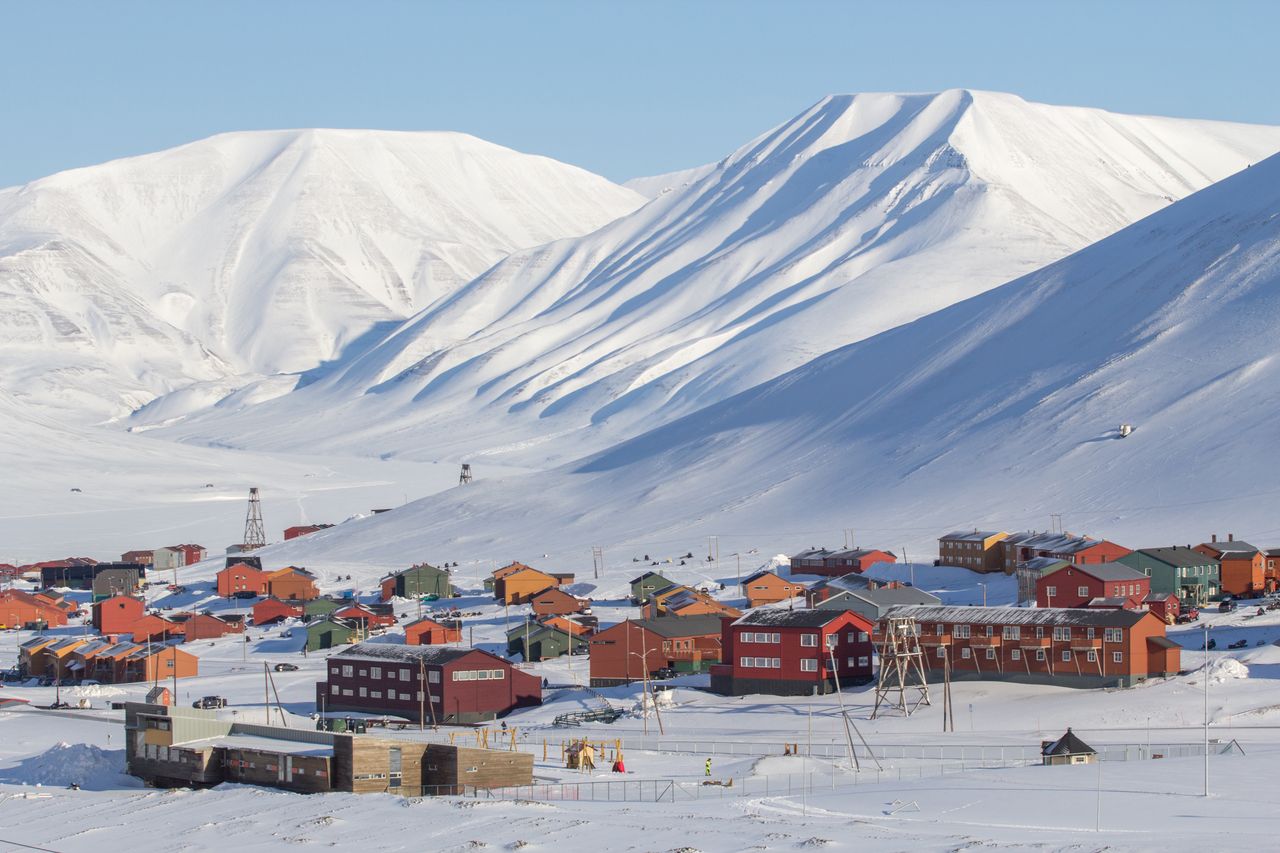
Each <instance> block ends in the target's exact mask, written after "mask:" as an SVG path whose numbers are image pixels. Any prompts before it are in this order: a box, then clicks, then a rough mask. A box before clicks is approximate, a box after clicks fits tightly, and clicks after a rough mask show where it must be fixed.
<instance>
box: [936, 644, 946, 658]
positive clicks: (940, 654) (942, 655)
mask: <svg viewBox="0 0 1280 853" xmlns="http://www.w3.org/2000/svg"><path fill="white" fill-rule="evenodd" d="M946 656H947V650H946V649H944V648H943V647H942V646H938V657H939V658H945V657H946Z"/></svg>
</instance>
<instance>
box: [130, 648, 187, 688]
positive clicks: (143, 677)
mask: <svg viewBox="0 0 1280 853" xmlns="http://www.w3.org/2000/svg"><path fill="white" fill-rule="evenodd" d="M175 673H176V677H177V678H194V677H195V676H197V675H199V674H200V659H199V658H198V657H196V656H195V655H193V654H191V653H190V652H184V651H183V650H182V649H180V648H178V647H177V646H154V647H152V648H147V647H146V646H138V647H137V648H136V649H134V650H133V651H132V652H130V653H129V655H128V656H127V657H126V658H125V659H124V668H123V670H122V672H121V676H120V678H119V681H122V682H132V681H164V680H165V679H169V678H174V677H175Z"/></svg>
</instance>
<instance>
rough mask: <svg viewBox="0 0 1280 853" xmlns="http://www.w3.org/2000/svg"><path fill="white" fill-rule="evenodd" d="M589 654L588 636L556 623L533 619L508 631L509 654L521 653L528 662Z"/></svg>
mask: <svg viewBox="0 0 1280 853" xmlns="http://www.w3.org/2000/svg"><path fill="white" fill-rule="evenodd" d="M570 649H572V650H573V654H575V655H585V654H589V652H590V647H589V645H588V641H587V638H586V637H583V636H575V635H574V634H571V633H570V632H569V631H567V630H564V629H562V628H560V627H557V626H556V625H552V624H549V623H545V622H537V621H534V620H532V619H530V620H529V621H527V622H526V623H525V624H523V625H517V626H516V627H514V628H512V629H511V630H510V631H507V656H508V657H510V656H513V655H520V656H521V658H522V659H523V660H525V661H526V662H537V661H543V660H553V659H555V658H558V657H561V656H562V655H566V654H569V652H570Z"/></svg>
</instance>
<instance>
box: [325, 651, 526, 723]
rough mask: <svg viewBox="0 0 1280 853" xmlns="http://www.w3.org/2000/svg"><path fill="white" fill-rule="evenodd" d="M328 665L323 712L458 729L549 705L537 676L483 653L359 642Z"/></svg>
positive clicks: (330, 659)
mask: <svg viewBox="0 0 1280 853" xmlns="http://www.w3.org/2000/svg"><path fill="white" fill-rule="evenodd" d="M326 666H327V672H328V678H327V680H325V681H321V682H319V683H318V684H317V685H316V705H317V707H321V708H324V709H325V710H326V711H359V712H363V713H368V714H387V715H390V716H395V717H404V718H407V719H410V720H413V721H415V722H417V721H418V720H419V719H422V720H424V721H430V722H432V723H433V724H454V725H456V724H459V723H474V722H480V721H483V720H492V719H496V718H497V717H501V716H504V715H505V714H507V713H509V712H511V711H513V710H515V709H516V708H524V707H528V706H532V705H540V704H542V684H541V681H540V680H539V679H538V678H537V677H536V676H533V675H530V674H528V673H526V672H522V671H520V670H518V669H516V668H515V667H514V666H512V665H511V664H510V662H508V661H505V660H503V659H502V658H500V657H498V656H497V655H493V654H490V653H489V652H486V651H482V650H480V649H462V648H457V647H454V646H403V645H399V644H390V643H360V644H359V645H356V646H352V647H351V648H350V649H345V650H343V651H341V652H338V653H337V654H336V655H333V656H332V657H330V658H329V660H328V662H327V665H326Z"/></svg>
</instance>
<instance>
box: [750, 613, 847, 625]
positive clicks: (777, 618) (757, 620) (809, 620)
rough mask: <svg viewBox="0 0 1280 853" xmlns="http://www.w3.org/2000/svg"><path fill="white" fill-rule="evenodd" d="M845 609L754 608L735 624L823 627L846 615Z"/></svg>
mask: <svg viewBox="0 0 1280 853" xmlns="http://www.w3.org/2000/svg"><path fill="white" fill-rule="evenodd" d="M844 613H845V612H844V611H843V610H752V611H751V612H750V613H745V614H743V615H742V616H740V617H739V618H738V619H737V620H735V621H734V623H733V624H734V625H766V626H772V627H775V628H821V627H822V626H823V625H826V624H827V623H828V622H830V621H832V620H833V619H839V618H840V617H841V616H843V615H844Z"/></svg>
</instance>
